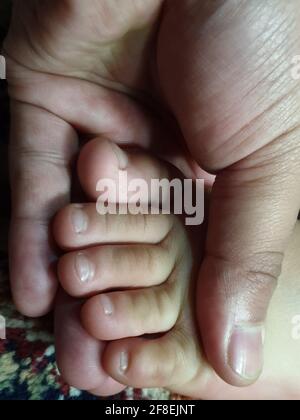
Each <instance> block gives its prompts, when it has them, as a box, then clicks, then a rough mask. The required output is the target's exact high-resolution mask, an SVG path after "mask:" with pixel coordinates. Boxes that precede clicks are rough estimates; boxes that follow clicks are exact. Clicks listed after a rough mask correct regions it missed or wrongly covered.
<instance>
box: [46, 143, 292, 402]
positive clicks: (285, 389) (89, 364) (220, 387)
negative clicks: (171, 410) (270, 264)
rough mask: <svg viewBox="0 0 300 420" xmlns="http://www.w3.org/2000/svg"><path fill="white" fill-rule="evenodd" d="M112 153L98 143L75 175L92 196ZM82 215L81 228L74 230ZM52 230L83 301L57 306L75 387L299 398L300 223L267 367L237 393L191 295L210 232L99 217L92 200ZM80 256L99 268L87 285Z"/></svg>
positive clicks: (173, 221)
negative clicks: (206, 347) (213, 360)
mask: <svg viewBox="0 0 300 420" xmlns="http://www.w3.org/2000/svg"><path fill="white" fill-rule="evenodd" d="M115 153H116V147H115V146H114V145H113V144H112V143H111V144H110V143H109V142H107V141H103V140H101V139H96V140H94V141H92V142H90V143H89V144H88V145H87V146H86V147H85V148H84V150H83V152H82V155H81V157H80V159H79V174H80V180H81V183H82V185H85V186H89V188H88V191H92V188H91V186H92V185H94V177H97V175H98V177H99V178H101V177H103V176H104V173H106V175H107V172H106V171H107V170H109V171H111V173H110V175H111V176H113V175H114V171H113V170H112V169H111V168H112V166H113V161H114V159H115V158H116V155H115ZM107 161H109V162H110V164H107V165H105V164H106V163H107ZM127 162H128V171H129V173H130V172H131V171H133V169H135V170H136V171H137V170H138V169H137V168H139V167H143V166H144V165H143V164H145V165H146V164H147V163H148V169H149V171H150V170H151V168H152V171H153V174H154V173H156V174H157V172H158V170H159V171H160V172H161V173H164V174H166V173H168V174H169V177H172V175H171V174H172V172H171V169H170V168H169V167H168V166H167V165H166V164H165V163H161V162H159V161H157V160H155V159H154V158H152V157H149V156H147V155H145V154H144V153H143V152H140V153H134V154H131V152H127ZM105 166H106V167H105ZM86 167H88V168H89V169H90V170H89V171H87V170H86ZM107 168H108V169H107ZM94 194H95V193H94ZM78 212H81V215H82V214H83V215H84V221H85V223H83V224H82V223H81V224H78V218H79V214H78ZM74 221H75V224H74ZM79 227H81V229H79ZM53 229H54V235H55V238H56V240H57V243H58V244H59V246H60V247H61V248H63V249H64V251H65V252H66V253H65V255H64V256H62V258H61V259H60V262H59V277H60V281H61V284H62V286H63V288H64V289H65V291H66V292H67V294H68V295H71V296H74V297H76V298H77V299H74V298H73V299H72V298H70V297H68V296H67V295H66V294H65V293H61V295H60V297H59V300H58V304H57V308H56V311H57V312H56V340H57V342H56V347H57V359H58V365H59V368H60V370H61V372H62V374H63V376H64V378H65V379H66V380H67V381H68V382H69V383H70V384H71V385H73V386H76V387H79V388H81V389H86V390H89V391H90V392H92V393H94V394H96V395H111V394H114V393H117V392H119V391H121V390H122V389H123V386H124V385H126V386H134V387H140V388H144V387H165V388H168V389H169V390H170V391H172V392H175V393H178V394H180V395H185V396H186V397H192V398H196V399H288V400H291V399H295V400H297V399H298V397H299V391H300V376H299V372H300V369H299V368H300V364H299V357H298V354H299V348H300V347H299V346H300V342H299V340H298V341H297V340H296V339H295V338H293V336H292V329H293V327H295V324H294V325H293V323H292V320H293V318H294V317H295V316H297V314H298V313H299V294H298V292H297V291H298V290H299V271H300V264H299V249H300V248H299V246H300V224H297V226H296V228H295V231H294V233H293V236H292V239H291V241H290V244H289V247H288V252H287V255H286V258H285V261H284V268H283V274H282V276H281V283H280V284H281V286H280V287H279V288H278V289H277V291H276V293H275V295H274V297H273V299H272V303H271V309H270V312H269V316H268V320H267V335H266V345H265V369H264V371H263V373H262V376H261V378H260V379H259V381H258V382H257V383H256V384H255V385H252V386H250V387H248V388H240V389H239V388H236V387H232V386H230V385H227V384H226V383H225V382H223V381H222V380H221V379H220V378H219V377H218V376H217V375H216V374H215V372H214V371H213V369H212V368H211V366H210V365H209V363H208V360H207V358H206V357H205V355H204V353H203V349H202V348H201V347H200V346H199V336H198V332H197V323H196V317H195V312H194V299H193V297H194V291H195V273H197V271H198V265H199V263H198V261H199V260H200V259H201V254H202V253H203V248H201V247H199V237H202V238H203V239H204V227H193V228H189V229H187V228H186V227H185V226H184V225H183V224H182V223H181V221H180V220H179V219H178V218H176V217H174V216H164V215H158V216H151V215H148V216H133V215H107V216H100V215H99V214H98V213H97V211H96V208H95V203H87V204H84V205H83V204H81V205H74V204H73V205H69V206H67V207H65V208H63V209H62V210H61V211H60V212H59V213H58V215H57V217H56V219H55V222H54V225H53ZM195 238H196V240H195ZM120 247H121V248H120ZM155 249H156V250H157V255H155V254H154V252H155V251H154V250H155ZM120 250H121V252H120ZM141 250H142V252H141ZM145 250H147V252H146V253H145V252H144V251H145ZM103 253H104V254H105V258H104V259H102V255H103ZM78 255H85V257H86V258H88V259H89V260H90V262H91V263H92V264H93V265H94V267H95V270H94V277H93V278H92V279H90V280H89V281H85V282H81V281H80V279H79V277H78V274H77V272H76V270H75V271H74V267H76V257H77V256H78ZM111 255H113V259H114V264H113V265H112V264H110V260H109V258H110V256H111ZM157 258H159V259H160V261H159V263H158V260H157ZM170 261H172V262H171V264H170ZM158 267H159V273H158V272H157V269H158ZM127 273H129V274H130V276H127ZM145 273H146V274H145ZM126 289H127V290H126ZM295 292H296V293H295ZM78 298H80V299H81V300H78ZM87 332H88V334H87ZM145 334H159V336H156V337H155V336H148V338H145V337H144V335H145ZM112 378H113V379H112ZM122 384H123V385H122Z"/></svg>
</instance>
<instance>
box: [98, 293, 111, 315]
mask: <svg viewBox="0 0 300 420" xmlns="http://www.w3.org/2000/svg"><path fill="white" fill-rule="evenodd" d="M100 302H101V305H102V307H103V311H104V314H105V315H107V316H111V315H112V314H113V313H114V306H113V303H112V301H111V299H110V298H109V297H108V296H107V295H101V296H100Z"/></svg>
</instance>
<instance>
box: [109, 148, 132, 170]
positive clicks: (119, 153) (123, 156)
mask: <svg viewBox="0 0 300 420" xmlns="http://www.w3.org/2000/svg"><path fill="white" fill-rule="evenodd" d="M111 145H112V147H113V150H114V152H115V155H116V157H117V159H118V162H119V169H120V170H121V171H124V170H125V169H126V168H127V166H128V155H127V153H126V152H124V150H122V149H121V148H120V147H119V146H117V145H116V144H114V143H111Z"/></svg>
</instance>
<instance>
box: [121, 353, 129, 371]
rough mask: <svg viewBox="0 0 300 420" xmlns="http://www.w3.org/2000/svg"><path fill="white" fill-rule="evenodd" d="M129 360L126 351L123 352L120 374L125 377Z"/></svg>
mask: <svg viewBox="0 0 300 420" xmlns="http://www.w3.org/2000/svg"><path fill="white" fill-rule="evenodd" d="M128 366H129V358H128V353H127V352H126V351H122V353H121V354H120V373H121V374H122V375H123V374H124V373H126V371H127V370H128Z"/></svg>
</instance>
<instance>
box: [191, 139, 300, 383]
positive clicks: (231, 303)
mask: <svg viewBox="0 0 300 420" xmlns="http://www.w3.org/2000/svg"><path fill="white" fill-rule="evenodd" d="M299 134H300V133H299V132H298V135H299ZM294 135H295V136H296V133H295V134H294ZM287 141H288V140H287ZM295 141H297V140H296V139H295ZM272 148H274V145H271V146H270V147H269V148H268V149H272ZM269 153H270V154H272V152H271V150H269V151H267V150H266V149H265V150H264V151H260V152H258V153H257V154H256V157H255V156H252V157H251V158H249V159H248V160H245V161H244V162H242V163H240V164H237V165H235V166H234V167H232V168H230V169H227V170H224V171H222V172H221V173H220V174H219V175H218V176H217V179H216V183H215V185H214V187H213V193H212V197H211V205H210V216H209V227H208V237H207V244H206V252H205V258H204V261H203V264H202V268H201V270H200V274H199V282H198V295H197V299H198V300H197V313H198V320H199V325H200V331H201V335H202V339H203V343H204V347H205V352H206V355H207V357H208V359H209V361H210V362H211V364H212V365H213V367H214V368H215V370H216V372H217V373H218V374H219V375H220V376H221V377H222V378H223V379H224V380H225V381H226V382H228V383H230V384H232V385H237V386H243V385H248V384H251V383H253V382H254V381H255V380H256V379H257V378H258V377H259V376H260V373H261V372H262V369H263V342H264V336H265V331H264V322H265V319H266V315H267V309H268V306H269V303H270V299H271V297H272V294H273V291H274V289H275V287H276V285H277V281H278V278H279V276H280V271H281V263H282V260H283V255H284V251H285V248H286V244H287V240H288V238H289V236H290V234H291V232H292V230H293V227H294V224H295V221H296V219H297V214H298V211H299V207H300V200H299V196H300V195H299V185H298V182H299V179H300V171H299V162H300V153H299V147H298V151H297V156H298V158H297V162H296V161H295V160H294V158H295V152H294V153H293V154H292V155H290V156H289V158H288V157H287V158H286V159H284V160H285V162H283V161H282V159H281V158H279V157H278V158H276V157H274V158H273V159H272V163H268V164H266V163H265V165H264V164H263V162H266V156H267V155H269ZM260 159H261V160H260ZM259 162H260V164H259ZM279 166H281V167H282V170H279V169H278V168H279ZM296 167H297V168H296ZM296 171H297V172H298V176H295V174H296ZM287 328H288V326H287Z"/></svg>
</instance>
